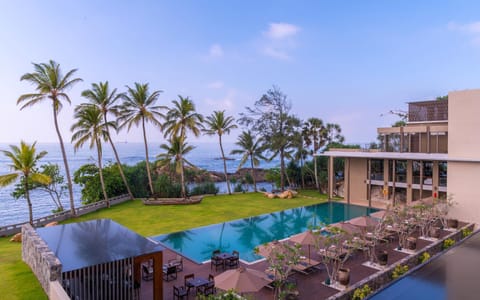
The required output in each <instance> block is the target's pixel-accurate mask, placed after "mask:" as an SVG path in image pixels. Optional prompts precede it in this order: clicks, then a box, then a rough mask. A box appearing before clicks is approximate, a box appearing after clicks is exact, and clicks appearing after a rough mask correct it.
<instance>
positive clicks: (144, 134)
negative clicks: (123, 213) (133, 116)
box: [142, 118, 153, 195]
mask: <svg viewBox="0 0 480 300" xmlns="http://www.w3.org/2000/svg"><path fill="white" fill-rule="evenodd" d="M142 129H143V143H144V144H145V162H146V164H147V176H148V186H149V187H150V194H151V195H153V184H152V174H150V161H149V160H148V145H147V132H146V131H145V118H142Z"/></svg>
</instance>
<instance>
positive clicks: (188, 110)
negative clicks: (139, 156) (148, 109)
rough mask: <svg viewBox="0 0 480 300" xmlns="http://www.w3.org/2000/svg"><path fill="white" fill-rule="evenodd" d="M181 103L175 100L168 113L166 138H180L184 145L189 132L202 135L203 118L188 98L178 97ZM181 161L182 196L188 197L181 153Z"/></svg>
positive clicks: (165, 125) (165, 126)
mask: <svg viewBox="0 0 480 300" xmlns="http://www.w3.org/2000/svg"><path fill="white" fill-rule="evenodd" d="M178 98H179V101H177V100H173V101H172V103H173V107H172V108H170V109H169V110H168V112H167V116H166V122H165V124H164V128H165V136H167V135H170V138H172V137H178V138H179V139H180V141H179V142H180V143H181V144H184V143H185V140H186V136H187V131H191V132H192V133H193V134H194V135H195V136H197V137H198V136H199V135H200V128H202V122H203V116H202V115H201V114H199V113H197V112H195V104H194V103H193V102H192V100H190V99H189V98H188V97H186V98H184V97H182V96H180V95H179V96H178ZM179 154H180V157H179V161H180V164H181V168H180V178H181V181H182V182H181V183H182V195H183V197H186V195H187V193H186V191H185V175H184V173H185V171H184V165H183V162H184V160H183V159H182V155H183V154H182V153H179Z"/></svg>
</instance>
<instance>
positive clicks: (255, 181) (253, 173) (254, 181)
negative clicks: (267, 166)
mask: <svg viewBox="0 0 480 300" xmlns="http://www.w3.org/2000/svg"><path fill="white" fill-rule="evenodd" d="M250 165H251V166H252V179H253V191H254V192H255V193H256V192H257V180H256V179H255V169H254V168H253V155H252V154H250Z"/></svg>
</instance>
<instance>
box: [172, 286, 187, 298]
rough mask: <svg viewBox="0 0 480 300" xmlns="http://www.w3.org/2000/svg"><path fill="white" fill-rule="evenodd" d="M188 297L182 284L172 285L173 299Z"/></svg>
mask: <svg viewBox="0 0 480 300" xmlns="http://www.w3.org/2000/svg"><path fill="white" fill-rule="evenodd" d="M176 299H179V300H180V299H188V290H187V289H186V288H185V287H184V286H178V287H177V286H175V285H174V286H173V300H176Z"/></svg>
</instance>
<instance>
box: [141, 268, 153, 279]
mask: <svg viewBox="0 0 480 300" xmlns="http://www.w3.org/2000/svg"><path fill="white" fill-rule="evenodd" d="M142 278H143V280H145V281H149V280H152V279H153V268H149V267H147V266H146V265H142Z"/></svg>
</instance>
